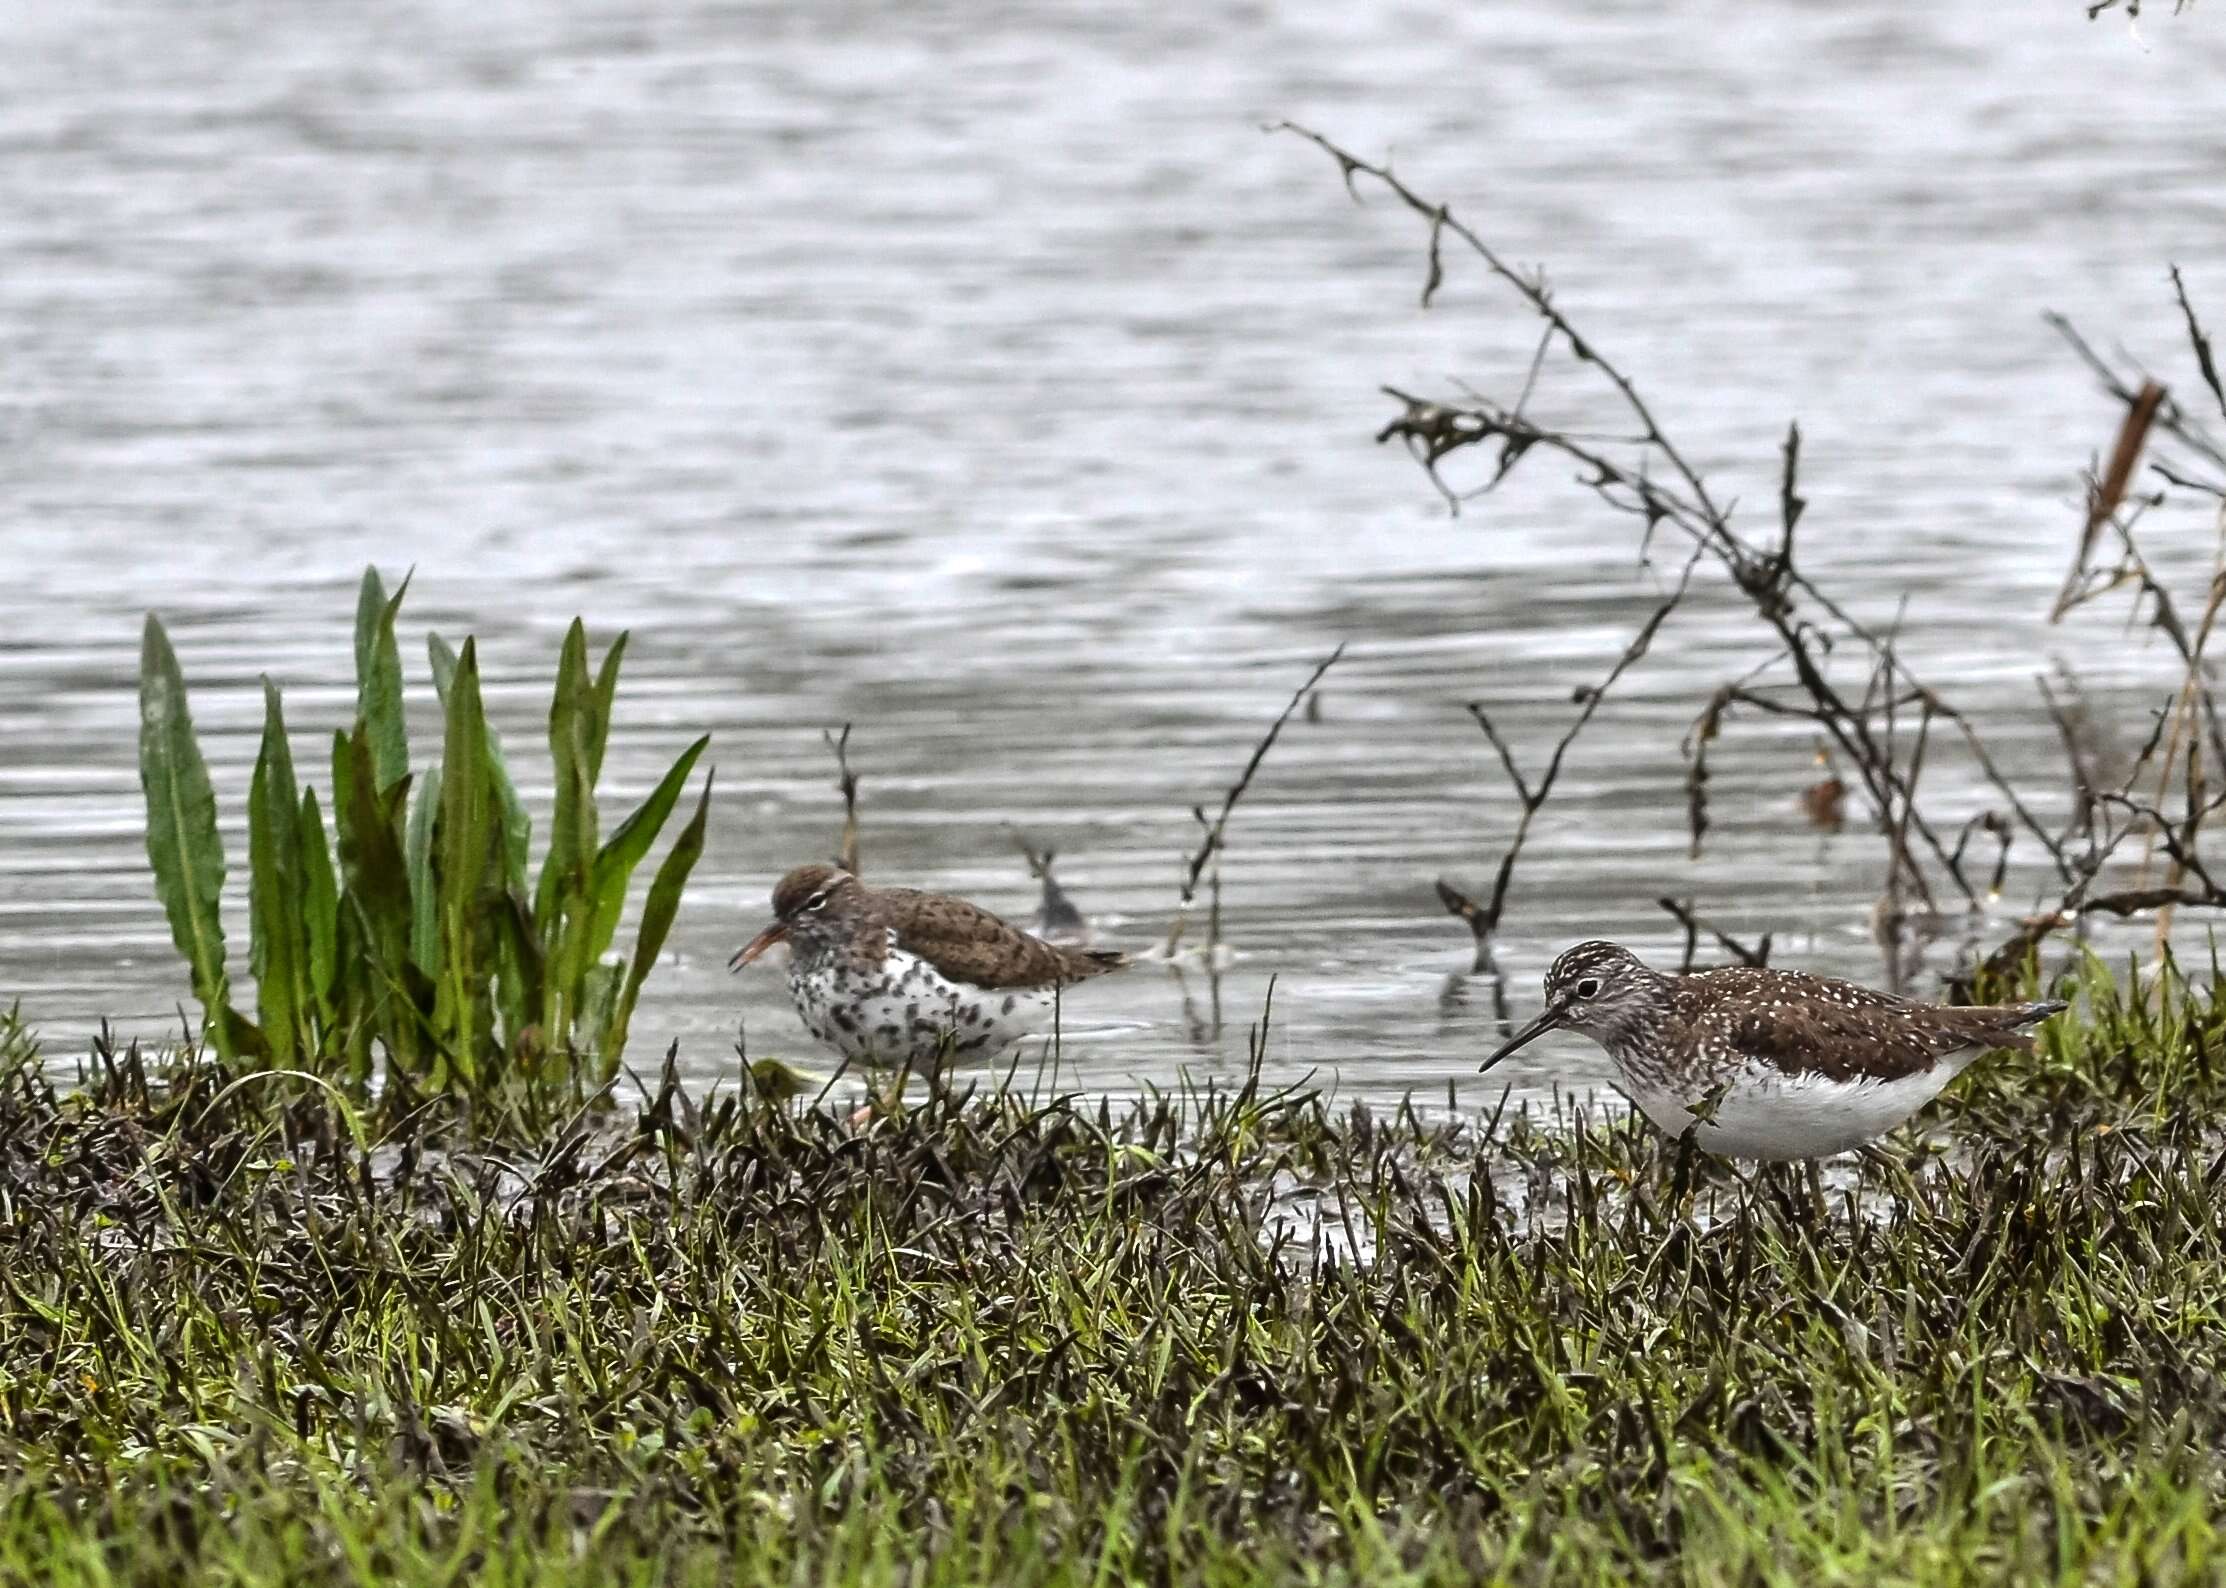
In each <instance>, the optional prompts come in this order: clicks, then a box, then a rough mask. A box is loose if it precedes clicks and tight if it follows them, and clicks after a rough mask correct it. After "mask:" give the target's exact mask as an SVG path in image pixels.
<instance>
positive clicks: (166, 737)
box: [139, 613, 231, 1057]
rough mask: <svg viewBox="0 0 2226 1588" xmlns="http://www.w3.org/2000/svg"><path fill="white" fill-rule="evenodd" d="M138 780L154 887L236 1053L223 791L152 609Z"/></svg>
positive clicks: (196, 985) (199, 992) (199, 989)
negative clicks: (229, 1014)
mask: <svg viewBox="0 0 2226 1588" xmlns="http://www.w3.org/2000/svg"><path fill="white" fill-rule="evenodd" d="M139 786H140V788H141V789H142V790H144V791H145V794H146V797H147V859H148V861H149V862H150V863H151V864H152V865H153V866H154V872H155V893H156V895H157V896H158V897H159V898H160V899H161V900H162V908H163V911H164V912H165V913H166V914H167V915H168V916H169V917H170V935H171V937H172V939H173V940H175V941H176V943H177V945H178V952H179V953H181V954H183V955H185V958H186V965H187V967H188V968H189V969H190V970H191V972H192V975H193V992H194V996H195V997H196V998H198V999H200V1000H201V1007H202V1009H203V1011H204V1012H205V1013H206V1015H207V1017H208V1024H209V1028H210V1029H211V1030H212V1031H214V1032H215V1033H217V1038H218V1042H219V1044H220V1051H223V1052H224V1053H225V1056H226V1057H230V1056H231V1053H230V1038H229V1035H228V1027H227V1023H226V1022H225V1020H224V1018H223V1011H224V1009H225V1007H226V1002H225V1001H226V999H227V997H228V996H229V995H230V991H231V988H230V984H229V982H228V981H227V979H226V976H225V972H224V923H223V921H222V919H221V918H220V917H219V916H218V914H217V899H218V896H219V894H221V893H222V892H223V889H224V845H223V842H222V840H221V839H220V838H219V837H218V836H217V830H216V795H215V793H214V791H212V790H211V789H210V787H209V769H208V765H207V763H206V762H204V761H203V760H202V759H201V747H200V745H199V743H198V742H197V741H196V740H195V738H194V734H193V716H192V713H191V712H190V711H189V710H188V709H187V705H186V686H185V675H184V674H183V673H182V672H180V671H179V669H178V657H177V653H176V652H174V651H173V650H171V648H170V637H169V635H167V634H165V633H164V632H163V628H162V622H161V620H160V619H158V618H156V617H155V616H154V615H153V614H151V613H150V614H149V615H148V618H147V627H146V632H145V635H144V638H143V640H142V643H141V647H140V653H139Z"/></svg>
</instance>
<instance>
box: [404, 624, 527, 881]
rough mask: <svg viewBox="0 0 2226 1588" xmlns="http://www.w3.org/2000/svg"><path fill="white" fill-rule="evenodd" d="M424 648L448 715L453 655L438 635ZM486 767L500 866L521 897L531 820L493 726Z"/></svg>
mask: <svg viewBox="0 0 2226 1588" xmlns="http://www.w3.org/2000/svg"><path fill="white" fill-rule="evenodd" d="M425 648H426V651H427V652H428V653H429V655H430V656H431V659H432V663H433V688H434V689H435V690H436V691H438V692H439V694H440V697H441V711H442V713H443V714H444V720H445V714H446V712H447V711H448V685H449V680H451V679H452V678H454V677H455V676H456V653H455V652H454V651H453V650H451V649H449V645H448V641H446V640H444V639H442V638H441V637H440V636H439V635H438V634H428V635H426V636H425ZM487 766H488V770H489V771H491V772H492V773H493V774H494V779H495V797H496V798H497V799H499V800H501V801H502V839H503V862H504V868H505V870H506V871H507V873H508V877H509V883H510V886H511V887H512V888H514V889H516V890H517V891H518V892H520V893H523V892H524V891H525V886H526V858H527V855H528V853H529V852H530V851H531V849H532V846H533V818H532V817H531V816H529V815H527V814H526V804H525V801H524V800H521V799H520V798H518V785H517V784H516V783H514V782H512V781H511V778H510V763H509V761H508V760H506V759H505V758H504V756H503V753H502V735H500V734H499V733H497V732H495V729H494V725H493V724H492V723H489V724H488V725H487Z"/></svg>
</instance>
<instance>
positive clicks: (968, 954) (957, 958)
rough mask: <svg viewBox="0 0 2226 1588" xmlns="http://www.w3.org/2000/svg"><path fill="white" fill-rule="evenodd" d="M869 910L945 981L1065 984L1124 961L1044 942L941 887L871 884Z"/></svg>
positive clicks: (1099, 973)
mask: <svg viewBox="0 0 2226 1588" xmlns="http://www.w3.org/2000/svg"><path fill="white" fill-rule="evenodd" d="M868 912H869V916H868V918H869V919H871V920H873V921H875V922H876V923H877V924H881V925H887V926H891V927H894V928H895V929H896V934H897V947H899V948H901V949H903V950H904V951H905V952H906V953H909V954H917V955H919V956H920V958H922V959H924V960H926V961H927V962H928V963H929V964H931V965H933V966H934V967H935V968H936V969H937V970H939V971H941V972H942V973H943V974H944V975H945V976H947V977H949V978H950V979H951V980H952V981H957V982H966V983H969V984H971V985H972V986H976V987H991V988H1008V987H1051V986H1066V985H1070V984H1072V983H1074V982H1078V981H1085V980H1087V979H1089V978H1090V977H1092V976H1102V975H1104V974H1105V973H1106V972H1107V971H1111V970H1118V969H1120V968H1121V967H1122V966H1123V965H1125V964H1127V963H1128V956H1127V955H1125V954H1118V953H1113V952H1110V951H1105V950H1092V949H1080V948H1062V947H1060V946H1058V945H1057V944H1054V943H1046V942H1045V941H1044V940H1043V939H1042V938H1040V937H1033V936H1031V935H1030V934H1028V933H1026V932H1023V931H1022V930H1021V929H1020V928H1019V927H1017V926H1014V925H1012V924H1011V923H1010V922H1008V921H1005V920H1003V919H1001V918H1000V917H998V916H994V915H992V914H990V913H989V912H988V911H987V910H985V909H983V908H982V907H981V906H979V905H976V904H969V903H967V902H966V900H964V899H959V898H953V897H952V896H951V895H949V894H947V893H922V892H920V891H918V890H917V889H914V888H874V889H871V890H869V904H868Z"/></svg>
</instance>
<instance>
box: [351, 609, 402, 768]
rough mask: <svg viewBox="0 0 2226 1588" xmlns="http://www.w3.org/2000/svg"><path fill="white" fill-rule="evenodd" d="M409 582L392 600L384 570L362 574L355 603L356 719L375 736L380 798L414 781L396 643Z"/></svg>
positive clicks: (399, 652) (374, 757) (373, 759)
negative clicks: (400, 784) (404, 782)
mask: <svg viewBox="0 0 2226 1588" xmlns="http://www.w3.org/2000/svg"><path fill="white" fill-rule="evenodd" d="M409 589H410V581H409V578H408V577H407V576H405V577H404V578H403V580H402V587H401V588H400V589H398V590H396V591H395V592H394V596H393V599H392V600H389V599H388V598H387V595H386V589H385V586H384V585H382V584H381V583H380V581H379V570H378V569H376V568H366V569H364V570H363V587H362V590H361V592H360V593H359V594H358V596H357V598H356V715H357V717H358V718H359V719H360V720H361V721H362V722H363V723H364V725H365V727H366V728H368V729H369V731H370V738H371V764H372V766H373V768H374V769H375V770H376V773H377V777H376V784H377V787H378V788H379V790H380V791H381V792H384V791H385V790H387V789H389V788H392V787H393V786H394V785H395V784H396V783H398V782H400V781H401V780H402V779H403V778H405V777H407V776H408V775H409V771H410V739H409V725H408V719H407V717H406V715H405V714H404V711H403V707H402V650H401V647H400V645H398V644H397V643H396V641H395V638H394V620H395V617H396V615H397V614H399V613H400V612H401V610H402V598H403V597H404V596H405V595H407V594H408V593H409Z"/></svg>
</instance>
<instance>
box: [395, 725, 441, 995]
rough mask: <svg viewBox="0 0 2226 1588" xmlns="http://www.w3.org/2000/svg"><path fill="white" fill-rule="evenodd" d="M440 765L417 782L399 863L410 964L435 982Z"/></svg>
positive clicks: (438, 933) (438, 962) (438, 932)
mask: <svg viewBox="0 0 2226 1588" xmlns="http://www.w3.org/2000/svg"><path fill="white" fill-rule="evenodd" d="M441 765H442V763H440V762H437V761H436V762H435V763H434V764H433V765H431V766H429V767H427V768H426V769H425V775H424V776H423V777H421V778H419V779H418V780H417V797H416V798H415V799H414V800H412V801H411V802H410V827H409V835H408V837H407V838H406V839H405V840H404V841H403V846H402V859H403V864H404V865H405V866H406V867H407V868H408V870H409V874H410V960H411V963H413V964H415V965H416V966H417V968H418V969H419V970H421V971H423V972H425V974H426V975H428V976H430V977H432V978H433V979H434V980H435V981H438V980H439V979H440V974H441V917H440V893H439V890H438V889H437V888H436V887H435V886H434V881H433V830H434V827H435V825H436V822H437V818H438V817H439V816H440V809H441Z"/></svg>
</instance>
